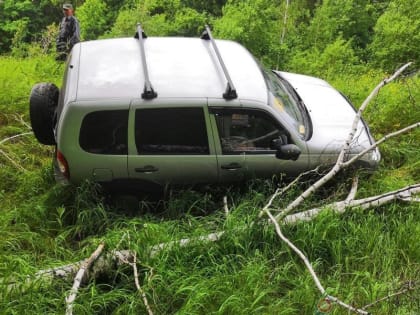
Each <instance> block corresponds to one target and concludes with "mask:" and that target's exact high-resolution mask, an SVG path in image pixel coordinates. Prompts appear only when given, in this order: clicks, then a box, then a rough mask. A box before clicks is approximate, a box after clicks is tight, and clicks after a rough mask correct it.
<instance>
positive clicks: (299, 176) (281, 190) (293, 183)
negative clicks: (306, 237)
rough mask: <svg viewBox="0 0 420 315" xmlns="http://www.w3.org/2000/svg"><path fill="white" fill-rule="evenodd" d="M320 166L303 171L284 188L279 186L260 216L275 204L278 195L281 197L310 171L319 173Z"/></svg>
mask: <svg viewBox="0 0 420 315" xmlns="http://www.w3.org/2000/svg"><path fill="white" fill-rule="evenodd" d="M319 168H320V166H318V167H316V168H315V169H313V170H309V171H307V172H303V173H300V174H299V175H298V176H297V177H296V178H295V179H294V180H293V181H291V182H290V183H289V184H288V185H287V186H286V187H283V188H280V187H279V188H277V189H276V191H275V192H274V194H272V195H271V197H270V199H269V201H268V203H267V204H266V205H265V206H264V208H263V209H262V210H261V211H260V213H259V215H258V217H261V216H262V215H263V214H264V213H265V210H266V209H270V207H271V205H272V204H273V201H274V199H276V198H277V197H280V196H281V195H283V194H284V193H285V192H286V191H288V190H289V189H290V188H291V187H293V186H294V185H296V183H298V182H299V181H300V179H301V178H302V177H303V176H305V175H308V174H310V173H317V172H318V171H319Z"/></svg>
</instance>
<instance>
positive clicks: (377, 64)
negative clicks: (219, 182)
mask: <svg viewBox="0 0 420 315" xmlns="http://www.w3.org/2000/svg"><path fill="white" fill-rule="evenodd" d="M17 2H18V3H20V2H22V6H15V7H14V10H15V11H14V12H15V17H16V16H17V17H20V18H19V19H15V20H16V21H20V20H22V22H20V24H19V23H18V22H14V23H11V22H10V21H11V18H10V17H11V16H12V13H10V12H11V7H13V3H12V2H10V1H8V0H5V1H1V2H0V8H1V9H2V10H0V17H1V19H0V35H1V36H0V44H1V45H0V51H1V52H2V53H3V55H1V56H0V69H1V70H0V231H1V237H0V313H1V314H57V313H65V309H66V306H65V297H66V296H67V295H68V293H69V291H70V288H71V285H72V281H73V279H71V278H65V279H54V280H53V281H44V280H39V279H38V280H34V281H31V279H32V280H33V279H35V277H34V275H35V274H36V272H38V271H39V270H45V269H49V268H53V267H57V266H63V265H66V264H69V263H74V262H77V261H80V260H83V259H85V258H87V257H89V256H90V254H91V253H92V252H93V251H94V250H95V249H96V247H97V246H98V244H99V243H100V242H102V241H103V242H105V251H108V252H110V251H112V250H131V251H133V252H135V253H136V254H137V261H138V263H137V266H138V269H139V280H140V283H141V286H142V289H143V290H144V292H145V294H146V297H147V300H148V302H149V305H150V307H151V309H152V310H153V312H154V313H155V314H174V313H178V314H316V305H317V303H318V302H319V301H320V300H321V299H322V297H321V296H320V294H319V293H318V291H317V290H316V287H315V286H314V284H313V280H312V278H311V276H310V275H309V273H308V272H307V270H306V268H305V266H304V265H303V264H302V262H301V261H300V259H299V258H298V257H297V256H296V255H295V254H294V253H293V252H292V251H291V250H290V249H289V248H288V247H287V246H286V245H285V244H284V243H282V242H281V241H280V240H279V239H278V237H277V235H276V233H275V230H274V229H273V227H272V226H271V225H268V224H265V225H264V224H261V223H262V222H261V220H259V219H258V214H259V212H260V211H261V209H262V207H264V205H265V204H266V203H267V201H268V199H269V197H270V195H271V194H272V193H273V192H274V191H275V189H276V188H277V187H278V185H280V186H282V185H285V183H284V182H283V181H281V180H280V181H279V177H280V176H279V177H277V178H276V179H273V180H255V181H251V182H248V183H244V184H242V185H237V186H232V187H225V186H224V187H205V188H201V189H198V190H192V189H183V190H176V191H175V190H174V191H171V192H170V193H169V194H167V196H165V198H164V199H162V200H160V201H155V200H150V199H145V200H142V201H141V202H136V201H133V200H131V199H129V198H122V197H114V198H113V199H112V200H111V198H109V196H107V195H106V194H104V193H102V192H101V191H100V190H99V189H98V187H96V186H95V185H94V184H92V183H84V184H83V185H81V186H80V187H73V186H60V185H57V184H56V183H55V181H54V178H53V172H52V162H51V157H52V154H53V149H52V148H51V147H47V146H43V145H40V144H39V143H38V142H37V141H36V139H35V138H34V136H33V134H31V133H30V132H31V129H30V122H29V110H28V98H29V93H30V91H31V87H32V86H33V85H34V84H35V83H38V82H45V81H48V82H54V83H55V84H57V85H58V86H60V85H61V79H62V74H63V69H64V65H63V64H61V63H58V62H56V61H55V59H54V54H53V47H52V43H53V39H54V36H53V34H54V31H55V29H56V27H57V26H56V25H55V26H54V24H51V23H52V21H51V20H48V19H47V18H45V19H44V20H43V19H37V20H36V23H38V24H37V25H39V26H40V28H39V29H38V31H39V32H38V33H37V32H36V30H32V29H31V28H26V27H22V25H24V26H25V25H26V26H27V25H28V24H24V23H27V22H25V21H28V19H29V18H28V16H29V17H30V16H31V15H30V14H29V13H30V12H32V11H30V9H31V5H30V4H28V3H27V1H17ZM117 2H118V1H100V0H86V1H79V2H78V4H79V6H80V7H79V11H76V15H77V14H80V15H79V18H80V21H81V25H82V30H83V29H84V34H83V36H84V38H85V39H95V38H98V37H114V36H133V34H134V25H135V23H136V22H137V21H141V22H142V23H143V26H144V29H145V30H146V32H148V34H149V35H177V36H198V35H199V34H200V32H201V31H202V29H203V24H204V23H210V24H211V25H212V27H213V28H214V35H215V36H216V37H218V38H228V39H232V40H237V41H239V42H241V43H243V44H244V45H245V46H246V47H247V48H248V49H250V50H251V51H252V52H253V53H254V54H255V55H256V56H257V57H258V58H259V59H260V60H261V62H263V63H264V64H266V65H267V66H269V67H272V68H276V67H279V68H280V69H281V70H285V71H293V72H299V73H305V74H309V75H313V76H318V77H321V78H323V79H326V80H328V81H329V82H330V83H331V84H332V85H333V86H334V87H336V88H337V89H339V90H340V91H342V92H343V93H344V94H345V95H346V96H348V97H349V99H350V100H351V101H352V103H353V104H355V106H356V107H359V106H360V104H361V103H362V102H363V100H364V99H365V98H366V96H367V95H368V94H369V92H370V91H371V89H372V88H374V87H375V86H376V84H378V83H379V82H380V81H381V80H382V79H384V78H385V77H386V76H387V75H389V74H390V73H391V72H392V71H393V70H394V69H396V68H397V67H398V66H400V65H401V64H403V63H405V62H408V61H413V62H414V64H413V65H412V66H411V67H410V68H409V72H407V73H405V74H404V75H403V76H402V77H401V78H399V79H398V80H397V81H395V82H393V83H391V84H389V85H388V86H385V87H384V88H383V89H382V90H381V91H380V93H379V95H378V96H377V97H376V98H375V99H374V101H373V102H372V104H371V105H370V107H368V110H367V111H366V112H365V113H364V118H365V120H366V121H367V122H368V123H369V125H370V127H371V131H372V133H373V135H374V137H375V138H376V139H379V138H380V137H382V136H384V135H386V134H388V133H389V132H391V131H394V130H397V129H400V128H402V127H404V126H407V125H410V124H412V123H415V122H418V121H420V104H419V100H420V88H419V87H420V78H419V72H418V62H419V52H420V47H419V40H420V39H419V34H420V5H413V4H412V2H411V1H404V0H398V1H397V0H393V1H358V0H353V1H350V0H346V1H341V2H334V1H323V2H322V3H321V2H319V1H291V4H290V7H287V6H286V1H265V0H258V1H257V0H252V1H251V0H249V1H183V0H182V1H157V0H145V1H141V2H139V3H138V4H137V3H136V1H120V2H121V3H123V5H119V4H117ZM118 3H119V2H118ZM336 3H340V5H338V4H336ZM54 5H55V6H57V4H56V3H55V2H53V1H42V5H41V6H39V7H38V9H37V10H46V11H45V12H50V11H48V10H49V9H48V8H51V7H54ZM49 6H50V7H49ZM111 8H112V10H111ZM24 9H25V10H26V11H24ZM77 10H78V9H77ZM100 10H103V11H100ZM286 10H287V11H286ZM93 11H96V12H109V13H107V14H105V13H104V14H100V15H99V17H98V19H102V20H100V21H97V20H95V19H91V20H90V19H89V17H90V16H91V14H93ZM28 12H29V13H28ZM54 12H55V11H54ZM38 13H40V12H38ZM58 13H59V12H58ZM285 13H286V15H287V16H288V19H287V20H286V22H285V23H284V15H285ZM8 14H9V15H8ZM19 14H20V15H19ZM25 14H26V15H25ZM31 14H32V13H31ZM95 14H96V13H95ZM57 18H58V17H57ZM7 21H9V22H10V23H11V24H10V25H8V24H7ZM396 21H397V22H396ZM22 23H23V24H22ZM283 25H286V28H285V29H283ZM284 30H285V34H284V38H283V40H282V42H279V39H280V38H281V34H282V32H283V31H284ZM14 136H17V137H15V138H13V137H14ZM419 147H420V130H419V128H417V129H415V130H414V131H412V132H410V133H408V134H405V135H402V136H399V137H397V138H393V139H390V140H389V141H387V142H385V143H384V144H383V145H382V146H381V147H380V151H381V153H382V161H381V164H380V167H379V169H378V170H377V171H376V172H374V173H373V174H363V173H361V174H359V176H360V181H359V190H358V195H357V196H358V197H360V198H362V197H367V196H371V195H376V194H380V193H383V192H387V191H390V190H394V189H398V188H400V187H403V186H406V185H410V184H415V183H419V182H420V149H419ZM352 175H353V173H352V172H351V171H347V172H343V173H340V174H339V176H337V178H335V179H334V181H333V182H332V183H329V184H328V185H327V186H326V187H324V188H322V190H321V191H320V193H319V194H318V195H317V196H314V197H312V198H310V199H309V200H306V201H305V203H304V205H302V209H301V210H304V209H310V208H313V207H315V206H319V205H322V204H328V203H330V202H332V201H335V200H342V199H344V198H345V197H346V195H347V194H348V191H349V189H350V186H351V177H352ZM313 180H314V179H313V178H305V179H304V180H302V181H301V182H300V183H299V184H298V185H296V186H294V187H293V189H291V190H289V191H288V192H287V193H286V194H285V195H284V196H282V197H281V198H279V199H278V200H276V202H275V207H284V206H286V205H287V204H288V203H289V202H290V201H291V200H293V199H294V198H295V197H296V196H298V195H299V194H300V193H301V192H302V191H303V189H305V188H306V187H308V185H309V184H310V183H311V182H313ZM224 196H227V205H228V208H229V215H228V216H226V215H225V212H224V210H223V207H224V204H223V201H222V200H223V197H224ZM419 222H420V203H418V202H417V203H415V202H412V203H408V202H402V201H401V202H394V203H391V204H388V205H385V206H381V207H378V208H374V209H370V210H363V211H362V210H360V209H356V210H349V211H348V212H346V213H345V214H342V215H337V214H333V213H331V212H328V211H327V212H325V213H323V214H322V215H321V216H319V217H317V218H316V219H314V220H313V221H311V222H307V223H300V224H297V225H294V226H287V225H286V226H283V233H284V234H285V235H286V236H287V237H289V238H290V239H291V240H292V241H293V242H294V243H295V244H296V245H297V246H298V247H299V248H300V249H301V250H302V251H303V252H304V253H305V254H306V256H307V257H308V258H309V259H310V261H311V262H312V263H313V264H314V268H315V270H316V272H317V274H318V276H319V277H320V278H321V279H322V281H323V284H324V286H325V287H326V288H327V291H328V293H329V294H331V295H334V296H337V297H339V298H340V299H341V300H343V301H346V302H348V303H350V304H352V303H357V305H358V306H360V307H361V306H364V305H367V304H369V303H371V302H374V301H376V300H378V299H380V298H382V297H384V296H388V295H390V294H393V293H395V292H398V291H400V290H403V289H405V288H410V290H408V291H407V292H406V293H404V294H401V295H398V296H396V297H393V298H389V299H387V300H386V301H383V302H380V303H377V304H375V305H374V306H372V307H370V308H369V309H368V311H370V312H372V313H373V314H401V315H403V314H404V315H406V314H407V315H408V314H410V315H411V314H417V313H419V312H420V300H419V298H418V297H419V296H420V290H419V283H420V247H419V244H420V223H419ZM218 231H225V233H224V234H223V236H222V237H221V238H220V240H218V241H217V242H211V243H209V242H204V241H199V240H196V241H193V242H192V243H191V244H190V245H188V246H185V247H182V246H174V247H172V248H168V249H164V250H162V251H159V252H158V253H157V254H156V255H151V248H152V247H153V246H154V245H157V244H160V243H166V242H170V241H178V240H180V239H185V238H189V239H194V238H197V237H200V236H202V235H207V234H209V233H213V232H218ZM12 284H15V285H12ZM21 284H25V285H21ZM11 285H12V286H11ZM144 313H146V307H145V305H144V303H143V299H142V297H141V295H140V294H139V292H138V291H137V290H136V287H135V283H134V275H133V270H132V268H131V267H130V266H128V265H122V266H118V267H116V268H115V270H111V271H107V272H104V273H103V274H101V275H100V276H99V277H96V278H95V279H89V281H88V282H87V283H85V284H84V285H82V286H81V288H80V289H79V292H78V295H77V299H76V301H75V305H74V314H144ZM331 314H347V311H345V310H343V309H341V308H339V307H338V306H334V308H333V310H332V312H331Z"/></svg>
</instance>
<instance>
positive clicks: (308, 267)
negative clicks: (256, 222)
mask: <svg viewBox="0 0 420 315" xmlns="http://www.w3.org/2000/svg"><path fill="white" fill-rule="evenodd" d="M265 213H266V214H267V215H268V217H269V218H270V220H271V222H272V223H273V224H274V227H275V229H276V232H277V235H278V236H279V237H280V238H281V240H282V241H283V242H285V243H286V244H287V246H289V247H290V248H291V249H292V250H293V251H294V252H295V253H296V254H297V255H298V256H299V257H300V258H301V259H302V261H303V263H304V264H305V266H306V268H307V269H308V271H309V273H310V274H311V276H312V279H313V280H314V282H315V285H316V287H317V288H318V290H319V291H320V292H321V294H325V289H324V287H323V286H322V284H321V281H320V280H319V278H318V276H317V275H316V273H315V270H314V268H313V267H312V265H311V263H310V262H309V259H308V258H307V257H306V256H305V255H304V254H303V253H302V251H301V250H300V249H299V248H297V247H296V246H295V245H294V244H293V243H292V242H291V241H290V240H289V239H288V238H287V237H285V236H284V235H283V233H282V232H281V229H280V225H279V223H278V222H277V220H276V218H275V217H274V216H273V215H272V214H271V213H270V211H268V210H265ZM327 298H328V299H329V300H331V301H333V302H335V303H337V304H339V305H340V306H342V307H344V308H347V309H348V310H350V311H352V312H356V313H358V314H365V315H367V314H369V313H368V312H366V311H364V310H361V309H357V308H354V307H353V306H351V305H348V304H346V303H344V302H343V301H341V300H339V299H338V298H336V297H334V296H331V295H327Z"/></svg>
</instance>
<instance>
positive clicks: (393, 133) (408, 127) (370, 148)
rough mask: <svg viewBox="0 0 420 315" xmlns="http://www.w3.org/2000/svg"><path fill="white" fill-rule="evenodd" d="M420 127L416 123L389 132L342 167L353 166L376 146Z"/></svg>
mask: <svg viewBox="0 0 420 315" xmlns="http://www.w3.org/2000/svg"><path fill="white" fill-rule="evenodd" d="M418 127H420V122H417V123H415V124H412V125H410V126H407V127H405V128H403V129H400V130H398V131H395V132H391V133H389V134H387V135H386V136H384V137H382V138H381V139H380V140H378V141H376V142H375V143H374V144H372V145H371V146H370V147H368V148H367V149H365V150H363V151H362V152H360V153H358V154H357V155H355V156H353V157H352V158H351V159H350V160H348V161H346V162H343V164H342V167H343V168H344V167H348V166H349V165H350V164H353V163H354V162H356V160H358V159H360V158H361V157H362V156H363V155H365V154H366V153H367V152H369V151H370V150H372V149H374V148H376V147H377V146H379V145H380V144H381V143H382V142H384V141H386V140H388V139H389V138H392V137H395V136H398V135H400V134H402V133H405V132H408V131H411V130H412V129H414V128H418Z"/></svg>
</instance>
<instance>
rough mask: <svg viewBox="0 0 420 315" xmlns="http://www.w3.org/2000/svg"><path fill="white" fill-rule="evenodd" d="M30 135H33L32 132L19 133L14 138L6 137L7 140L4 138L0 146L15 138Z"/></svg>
mask: <svg viewBox="0 0 420 315" xmlns="http://www.w3.org/2000/svg"><path fill="white" fill-rule="evenodd" d="M31 134H33V132H32V131H30V132H24V133H20V134H18V135H14V136H11V137H8V138H5V139H3V140H1V141H0V144H3V143H5V142H7V141H10V140H12V139H15V138H19V137H22V136H26V135H31Z"/></svg>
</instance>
